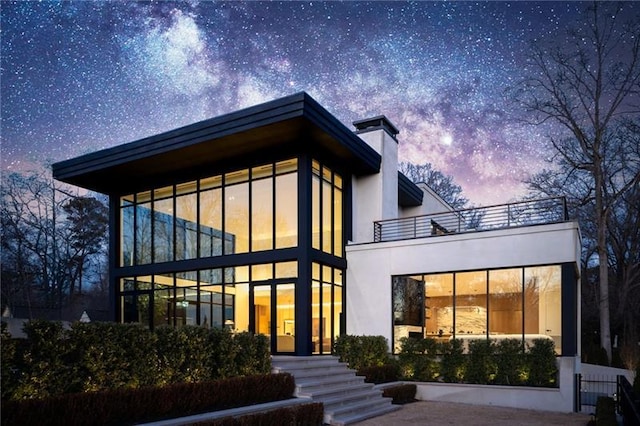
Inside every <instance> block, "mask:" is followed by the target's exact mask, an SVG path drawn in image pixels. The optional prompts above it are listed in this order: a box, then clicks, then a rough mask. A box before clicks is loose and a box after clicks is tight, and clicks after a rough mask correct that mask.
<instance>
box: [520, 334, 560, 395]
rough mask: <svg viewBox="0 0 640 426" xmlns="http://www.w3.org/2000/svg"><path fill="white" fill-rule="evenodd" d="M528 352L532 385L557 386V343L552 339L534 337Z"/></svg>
mask: <svg viewBox="0 0 640 426" xmlns="http://www.w3.org/2000/svg"><path fill="white" fill-rule="evenodd" d="M532 343H533V345H532V346H531V347H529V352H528V354H527V367H528V370H529V379H528V380H527V384H528V385H530V386H545V387H557V385H558V365H557V363H556V353H555V344H554V343H553V340H550V339H534V340H533V342H532Z"/></svg>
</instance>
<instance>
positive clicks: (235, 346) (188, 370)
mask: <svg viewBox="0 0 640 426" xmlns="http://www.w3.org/2000/svg"><path fill="white" fill-rule="evenodd" d="M24 331H25V334H26V335H27V338H26V339H12V338H11V337H10V336H9V335H8V333H6V329H5V324H4V323H3V332H2V342H1V343H2V360H1V362H2V365H1V367H2V400H3V401H5V400H20V399H33V398H46V397H52V396H57V395H63V394H68V393H77V392H96V391H104V390H114V389H129V388H140V387H145V386H162V385H167V384H172V383H182V382H186V383H197V382H205V381H214V380H219V379H224V378H229V377H236V376H247V375H256V374H267V373H269V372H270V370H271V358H270V352H269V345H268V342H267V339H266V337H265V336H263V335H253V334H250V333H235V334H234V333H232V332H231V331H229V330H227V329H223V328H211V329H208V328H204V327H197V326H184V327H180V328H172V327H168V326H163V327H157V328H156V329H155V330H153V331H150V330H148V329H146V328H144V327H142V326H139V325H133V324H117V323H97V322H96V323H80V322H76V323H74V324H73V325H72V326H71V329H70V330H64V329H63V327H62V324H61V323H60V322H52V321H45V320H31V321H29V322H28V323H26V324H25V327H24Z"/></svg>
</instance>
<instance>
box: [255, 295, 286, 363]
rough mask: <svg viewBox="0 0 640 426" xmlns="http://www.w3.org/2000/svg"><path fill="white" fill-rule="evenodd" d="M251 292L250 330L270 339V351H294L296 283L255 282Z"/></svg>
mask: <svg viewBox="0 0 640 426" xmlns="http://www.w3.org/2000/svg"><path fill="white" fill-rule="evenodd" d="M252 293H253V297H252V306H251V309H252V310H253V314H254V315H253V324H252V325H253V326H252V327H251V329H252V330H253V331H254V332H255V333H256V334H264V335H266V336H267V337H268V338H269V340H270V342H271V353H273V354H276V353H294V352H295V350H296V346H295V285H294V284H255V285H253V286H252Z"/></svg>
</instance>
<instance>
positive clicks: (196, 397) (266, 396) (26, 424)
mask: <svg viewBox="0 0 640 426" xmlns="http://www.w3.org/2000/svg"><path fill="white" fill-rule="evenodd" d="M294 388H295V382H294V379H293V376H291V375H290V374H286V373H282V374H267V375H256V376H246V377H236V378H230V379H222V380H218V381H213V382H201V383H177V384H171V385H167V386H161V387H151V386H149V387H141V388H136V389H114V390H107V391H100V392H82V393H73V394H66V395H59V396H54V397H48V398H42V399H24V400H14V401H3V404H2V424H3V425H7V426H8V425H21V426H30V425H34V426H75V425H78V426H83V425H88V424H93V425H130V424H134V423H140V422H148V421H156V420H162V419H168V418H175V417H182V416H188V415H193V414H198V413H203V412H210V411H218V410H224V409H229V408H236V407H242V406H246V405H253V404H260V403H265V402H271V401H279V400H284V399H288V398H292V395H293V391H294Z"/></svg>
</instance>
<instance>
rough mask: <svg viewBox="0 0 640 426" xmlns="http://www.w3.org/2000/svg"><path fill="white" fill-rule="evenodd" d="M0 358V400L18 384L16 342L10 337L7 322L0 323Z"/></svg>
mask: <svg viewBox="0 0 640 426" xmlns="http://www.w3.org/2000/svg"><path fill="white" fill-rule="evenodd" d="M0 326H1V329H0V359H1V360H2V370H1V371H0V374H1V379H0V380H2V382H1V383H2V386H1V387H0V388H1V389H0V391H1V392H2V400H5V399H7V398H8V396H9V395H12V394H14V393H15V390H16V387H17V386H18V384H19V382H20V381H19V378H20V370H19V368H18V365H17V362H18V359H17V357H16V352H17V344H18V342H17V341H16V339H12V338H11V335H10V334H9V331H8V330H7V323H6V322H2V323H0Z"/></svg>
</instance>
